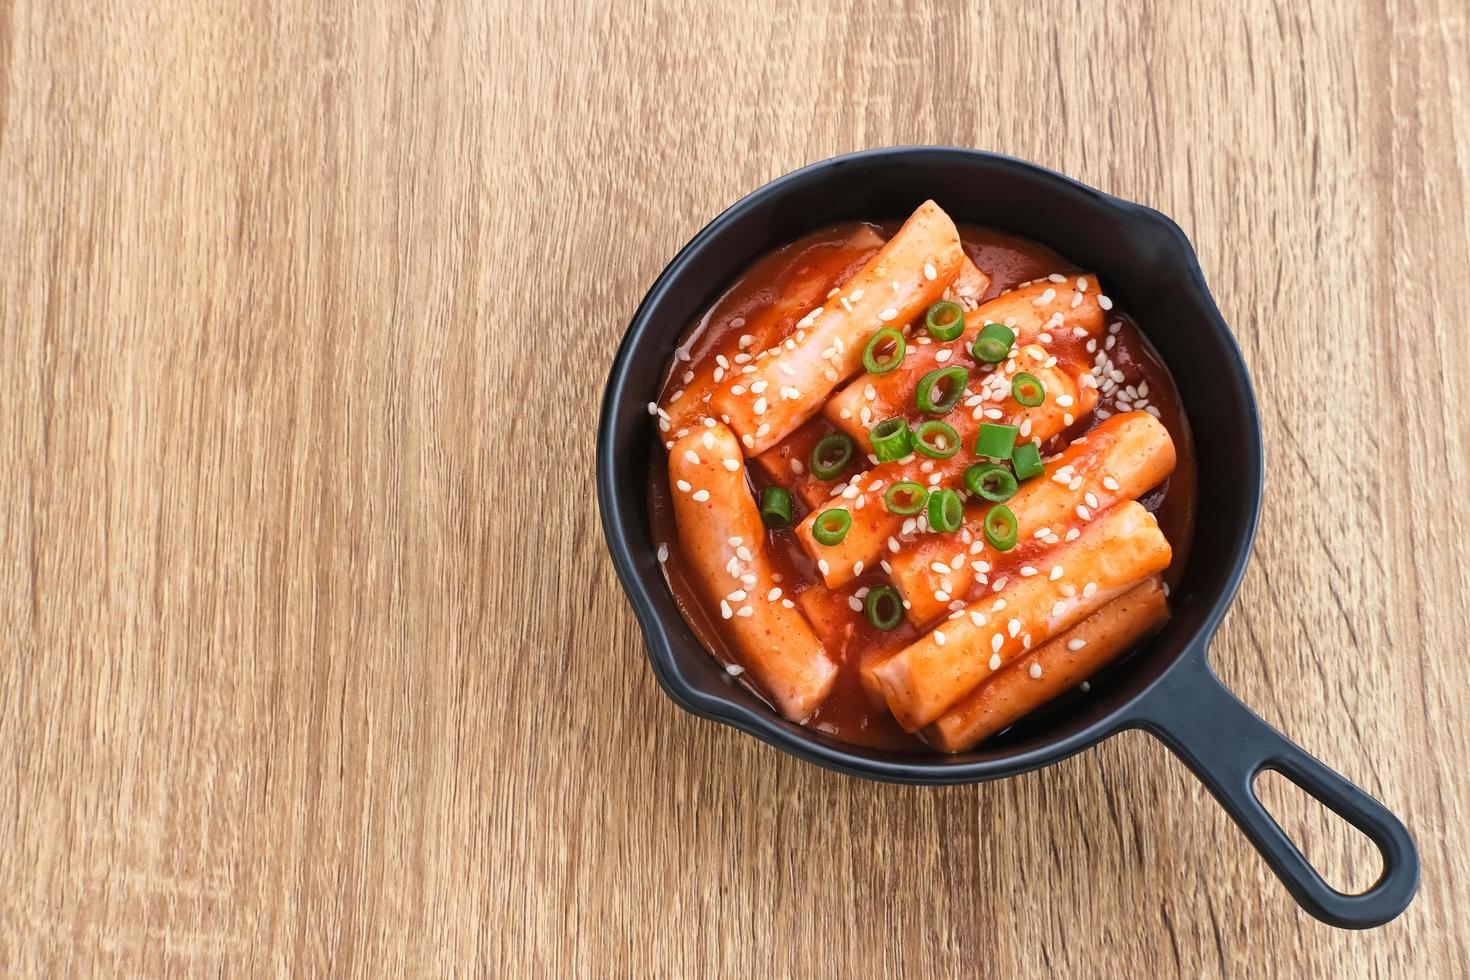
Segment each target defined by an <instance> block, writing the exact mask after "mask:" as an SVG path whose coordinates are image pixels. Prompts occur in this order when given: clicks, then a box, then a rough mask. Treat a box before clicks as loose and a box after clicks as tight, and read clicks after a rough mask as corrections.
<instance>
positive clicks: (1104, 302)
mask: <svg viewBox="0 0 1470 980" xmlns="http://www.w3.org/2000/svg"><path fill="white" fill-rule="evenodd" d="M1097 305H1098V306H1101V307H1102V308H1103V309H1105V310H1111V309H1112V308H1113V301H1112V300H1110V299H1108V298H1107V297H1106V296H1103V295H1101V294H1099V295H1098V297H1097Z"/></svg>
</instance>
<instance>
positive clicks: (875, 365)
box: [863, 327, 908, 374]
mask: <svg viewBox="0 0 1470 980" xmlns="http://www.w3.org/2000/svg"><path fill="white" fill-rule="evenodd" d="M890 344H891V345H892V349H891V350H889V351H888V353H886V354H884V353H882V350H883V349H884V348H886V347H888V346H889V345H890ZM907 350H908V344H906V343H905V342H904V339H903V331H902V330H899V329H898V328H897V327H884V328H883V329H882V330H879V331H878V332H877V333H875V334H873V338H872V339H871V340H869V341H868V346H867V347H864V348H863V367H864V368H866V369H867V371H868V373H869V374H887V373H888V372H889V371H892V370H893V369H894V368H896V367H898V366H899V365H900V364H902V363H903V355H904V353H905V352H906V351H907Z"/></svg>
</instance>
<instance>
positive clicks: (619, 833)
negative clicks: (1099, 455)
mask: <svg viewBox="0 0 1470 980" xmlns="http://www.w3.org/2000/svg"><path fill="white" fill-rule="evenodd" d="M1467 16H1470V14H1467V10H1466V7H1465V5H1464V4H1463V3H1462V2H1459V0H1390V2H1387V3H1375V2H1372V0H1348V2H1340V3H1334V4H1326V3H1323V4H1319V5H1311V6H1309V5H1297V4H1287V3H1281V4H1276V5H1273V4H1270V3H1265V2H1261V0H1245V2H1243V3H1232V4H1226V5H1221V6H1220V7H1219V8H1218V9H1215V10H1201V9H1199V8H1198V6H1197V5H1192V4H1169V3H1163V2H1159V0H1155V2H1144V3H1127V4H1122V3H1120V4H1113V5H1108V4H1102V3H1082V2H1080V0H1071V2H1066V0H1031V2H1027V3H1014V2H1003V3H991V4H959V3H955V4H948V3H939V2H936V0H917V2H908V3H899V2H896V0H892V2H889V0H850V2H836V3H832V4H807V5H793V6H788V5H776V4H751V3H748V2H746V0H699V2H697V3H687V2H672V0H650V2H641V3H626V4H616V5H614V4H608V3H601V2H573V0H528V2H526V3H523V4H515V5H511V4H509V3H508V2H507V0H491V2H490V3H488V4H487V3H484V2H482V0H437V2H436V0H416V2H413V3H367V2H341V3H293V2H286V0H281V2H274V3H266V2H259V3H256V2H248V3H230V4H218V3H210V2H207V0H155V2H151V3H137V2H126V0H85V2H83V0H0V249H3V251H0V454H3V455H0V643H3V646H0V705H3V709H0V973H3V974H5V975H7V976H38V977H39V976H72V975H88V974H94V975H132V976H139V975H164V974H171V975H206V974H207V975H215V974H226V975H234V976H261V975H271V974H288V973H295V974H299V975H309V976H322V975H328V974H331V975H343V976H348V975H394V974H405V973H410V974H427V975H453V974H458V975H470V974H491V975H494V974H499V975H504V976H556V977H562V976H574V975H580V976H602V975H631V976H653V975H663V976H746V975H749V976H765V975H777V976H800V977H812V976H853V975H861V976H867V975H876V974H880V973H885V974H889V975H893V976H906V975H914V976H949V975H966V976H977V975H978V976H1016V977H1021V976H1067V977H1070V976H1089V975H1103V976H1110V977H1111V976H1150V977H1167V976H1182V977H1205V976H1251V977H1257V976H1268V975H1280V976H1293V977H1295V976H1322V977H1377V976H1393V977H1408V976H1412V977H1441V976H1445V977H1447V976H1466V975H1470V952H1467V941H1466V939H1465V936H1466V934H1467V932H1470V886H1467V884H1466V882H1467V881H1470V854H1467V847H1470V830H1467V827H1470V790H1467V783H1466V781H1465V779H1464V772H1465V769H1466V763H1467V756H1470V710H1467V707H1466V698H1465V695H1464V690H1465V679H1466V670H1465V652H1464V649H1463V648H1464V644H1465V639H1466V637H1467V635H1470V629H1467V627H1470V616H1467V612H1466V596H1467V594H1470V522H1467V519H1466V517H1465V510H1464V508H1463V501H1464V500H1465V499H1466V498H1467V495H1470V464H1467V452H1470V445H1467V439H1470V431H1467V422H1470V410H1467V408H1466V406H1467V405H1470V380H1467V378H1470V372H1467V368H1470V332H1467V331H1466V330H1465V329H1464V325H1463V322H1462V321H1463V318H1464V314H1465V311H1466V310H1467V309H1470V277H1467V275H1466V269H1467V268H1470V28H1467ZM918 142H925V143H951V144H958V145H969V146H979V147H986V148H992V149H998V150H1003V151H1005V152H1008V153H1012V154H1015V155H1018V156H1021V157H1025V158H1029V159H1032V160H1035V161H1038V162H1040V163H1042V164H1045V165H1047V166H1050V167H1054V168H1056V169H1058V170H1061V171H1063V172H1066V173H1068V174H1071V175H1074V176H1076V177H1078V178H1079V179H1081V180H1084V181H1086V182H1088V183H1090V184H1093V185H1095V186H1098V187H1101V188H1103V189H1106V190H1108V191H1110V192H1112V193H1115V194H1118V195H1121V196H1123V197H1127V198H1131V199H1134V200H1138V201H1142V202H1144V203H1147V204H1149V205H1152V206H1154V207H1157V208H1159V209H1160V210H1162V211H1164V212H1166V213H1168V214H1170V215H1172V216H1173V217H1174V218H1175V219H1177V220H1178V221H1179V222H1180V224H1181V225H1182V226H1183V227H1184V228H1185V230H1186V231H1187V232H1188V233H1189V235H1190V236H1191V238H1192V239H1193V241H1194V242H1195V244H1196V246H1197V248H1198V251H1199V254H1200V256H1201V259H1202V261H1203V264H1204V268H1205V271H1206V274H1207V277H1208V279H1209V281H1210V282H1211V284H1212V286H1213V288H1214V290H1215V293H1216V296H1217V298H1218V300H1219V302H1220V306H1221V308H1222V309H1223V311H1224V313H1225V316H1226V319H1227V320H1228V321H1229V322H1230V323H1231V324H1232V325H1233V327H1234V329H1235V331H1236V333H1237V335H1238V337H1239V338H1240V341H1241V344H1242V346H1243V348H1244V350H1245V353H1246V358H1247V360H1248V362H1249V364H1250V367H1251V370H1252V372H1253V374H1254V377H1255V380H1256V384H1257V388H1258V391H1259V393H1260V396H1261V409H1262V413H1263V422H1264V425H1265V429H1266V439H1267V447H1268V449H1267V497H1266V505H1265V513H1264V517H1263V524H1262V529H1261V534H1260V538H1259V544H1258V547H1257V549H1256V555H1255V560H1254V562H1253V564H1252V566H1251V569H1250V572H1249V574H1248V575H1247V578H1246V581H1245V585H1244V589H1243V592H1242V595H1241V598H1240V601H1239V602H1238V603H1237V604H1236V606H1235V608H1234V610H1233V612H1232V613H1231V614H1230V615H1229V617H1228V618H1227V620H1226V623H1225V627H1224V630H1223V632H1222V633H1221V635H1220V637H1219V639H1218V640H1217V642H1216V644H1215V647H1214V662H1215V664H1216V666H1217V668H1218V669H1219V670H1220V672H1221V673H1222V675H1223V676H1224V677H1225V679H1226V680H1227V681H1228V683H1229V684H1230V685H1231V686H1232V687H1233V688H1234V689H1235V690H1236V691H1237V692H1239V693H1240V694H1241V696H1242V697H1243V698H1244V699H1245V700H1246V701H1247V702H1248V703H1250V704H1252V705H1254V706H1255V707H1256V708H1257V709H1258V710H1259V711H1260V712H1261V713H1262V714H1263V715H1264V716H1265V717H1266V718H1267V719H1268V720H1269V721H1271V722H1272V723H1274V724H1276V725H1277V726H1278V727H1281V728H1282V729H1283V730H1285V731H1286V732H1288V733H1290V734H1291V735H1292V736H1294V737H1295V738H1296V739H1297V740H1298V741H1300V742H1301V743H1302V744H1303V745H1304V746H1306V747H1307V748H1308V749H1310V750H1312V751H1314V752H1316V753H1318V754H1319V755H1320V756H1321V757H1322V758H1323V759H1324V760H1325V761H1326V762H1328V763H1329V764H1330V765H1332V766H1334V767H1336V768H1338V769H1340V770H1341V771H1342V772H1344V773H1346V774H1347V775H1348V776H1349V777H1350V778H1352V779H1354V780H1355V781H1357V782H1359V783H1360V784H1362V785H1363V786H1365V787H1366V788H1367V789H1368V790H1370V791H1371V792H1373V793H1374V794H1376V795H1378V796H1379V797H1380V798H1381V799H1383V800H1385V801H1386V802H1387V803H1388V804H1389V806H1390V807H1391V808H1393V809H1394V810H1396V812H1398V813H1399V814H1401V815H1402V816H1403V817H1404V818H1405V820H1406V822H1407V823H1408V824H1409V826H1410V827H1411V829H1412V830H1413V831H1414V832H1415V834H1416V836H1417V838H1418V841H1419V844H1420V846H1421V848H1422V851H1423V859H1424V878H1423V886H1422V890H1421V892H1420V895H1419V897H1418V899H1417V900H1416V901H1415V903H1414V905H1413V906H1412V908H1411V909H1410V910H1409V912H1408V913H1407V914H1406V915H1404V916H1403V917H1402V918H1400V919H1399V920H1397V921H1395V922H1394V923H1392V924H1390V925H1389V926H1387V927H1385V928H1383V929H1379V930H1376V931H1373V932H1370V933H1366V934H1350V933H1344V932H1338V931H1335V930H1332V929H1329V928H1327V927H1326V926H1322V925H1320V924H1318V923H1316V922H1315V921H1313V920H1311V919H1309V918H1308V917H1307V916H1305V915H1304V914H1302V913H1300V912H1298V911H1297V910H1296V908H1295V906H1294V905H1293V904H1292V902H1291V901H1290V899H1289V898H1288V897H1287V895H1286V894H1285V892H1284V890H1283V889H1282V888H1280V887H1279V886H1278V885H1277V883H1276V882H1275V879H1274V878H1272V877H1271V876H1270V874H1269V873H1268V872H1267V870H1266V869H1265V866H1264V865H1263V863H1262V862H1261V861H1260V859H1259V858H1258V857H1257V856H1256V854H1255V853H1254V852H1253V851H1252V850H1251V849H1250V848H1249V846H1248V845H1247V844H1246V843H1245V842H1244V840H1243V838H1242V837H1241V836H1240V835H1239V834H1238V833H1237V832H1236V830H1235V829H1234V827H1233V825H1232V824H1230V823H1229V821H1228V820H1227V818H1226V817H1225V816H1224V814H1223V812H1222V811H1221V810H1220V809H1219V808H1218V807H1217V806H1216V805H1215V804H1214V802H1213V801H1212V800H1211V799H1210V798H1209V797H1208V795H1207V794H1206V793H1205V792H1204V791H1203V790H1202V789H1201V788H1200V786H1199V785H1198V784H1197V783H1196V782H1195V781H1194V779H1193V778H1192V777H1191V776H1189V774H1188V773H1186V772H1185V771H1184V770H1183V768H1182V766H1180V765H1179V764H1177V763H1176V762H1174V761H1173V760H1172V758H1171V757H1170V756H1168V755H1167V753H1166V752H1165V751H1164V749H1163V748H1162V747H1161V746H1159V745H1158V744H1156V743H1155V742H1153V741H1151V740H1150V739H1149V738H1148V737H1147V736H1145V735H1142V734H1137V733H1135V734H1130V735H1125V736H1122V737H1119V738H1116V739H1114V740H1112V741H1111V742H1109V743H1107V744H1105V745H1103V746H1102V747H1100V748H1099V749H1097V750H1095V751H1092V752H1089V753H1086V754H1084V755H1082V756H1080V757H1077V758H1074V759H1072V760H1070V761H1068V762H1066V763H1064V764H1062V765H1059V766H1057V767H1055V768H1052V769H1049V770H1047V771H1044V772H1040V773H1035V774H1032V775H1029V776H1025V777H1022V778H1018V779H1014V780H1010V781H1007V782H1004V783H999V784H991V785H987V786H981V787H957V788H949V789H918V788H912V787H896V786H880V785H874V784H869V783H863V782H858V781H855V780H852V779H848V778H845V777H842V776H838V775H834V774H832V773H828V772H825V771H822V770H819V769H816V768H814V767H812V766H809V765H805V764H803V763H799V762H797V761H795V760H793V759H790V758H787V757H785V756H783V755H780V754H778V753H776V752H775V751H774V750H771V749H769V748H766V747H763V746H761V745H759V744H757V743H755V742H754V741H753V740H751V739H749V738H746V737H744V736H741V735H739V734H736V733H735V732H733V731H729V730H726V729H723V728H720V727H717V726H715V725H712V724H708V723H705V722H701V721H697V720H694V719H692V718H690V717H689V716H687V715H685V714H683V713H681V712H680V711H678V710H677V709H676V708H674V706H673V705H672V704H671V703H670V702H669V701H668V700H667V699H665V698H664V697H663V695H662V694H661V693H660V692H659V691H658V689H657V687H656V685H655V683H654V681H653V679H652V677H651V675H650V673H649V671H648V670H647V668H646V666H645V663H644V659H643V651H642V647H641V644H640V640H639V636H638V633H637V630H636V627H635V625H634V622H633V618H632V616H631V614H630V612H629V609H628V607H627V605H626V603H625V602H624V600H623V597H622V594H621V592H620V591H619V589H618V587H617V584H616V581H615V579H614V576H613V574H612V571H611V569H610V568H609V565H608V562H607V560H606V557H605V553H604V549H603V545H602V539H601V533H600V529H599V526H598V522H597V514H596V511H595V505H594V503H593V494H592V473H591V462H590V461H591V458H592V448H593V441H594V426H595V410H596V406H597V402H598V399H599V396H600V393H601V385H602V382H603V379H604V378H605V375H606V371H607V368H608V365H609V363H610V360H611V357H612V354H613V351H614V350H615V348H616V345H617V343H618V340H619V338H620V336H621V333H622V330H623V327H624V325H625V323H626V321H627V318H628V317H629V316H630V314H631V313H632V311H633V309H634V307H635V306H636V304H637V302H638V300H639V298H640V297H641V295H642V293H643V290H644V289H645V288H646V287H647V285H648V284H649V283H650V282H651V280H652V279H653V277H654V276H655V275H656V274H657V272H658V271H659V269H660V268H661V267H662V266H663V264H664V263H665V262H666V261H667V259H668V258H669V256H671V255H672V253H673V252H674V251H675V250H676V249H677V248H678V247H679V245H681V244H682V243H683V242H684V241H685V240H686V239H687V238H688V237H689V236H691V235H692V234H693V233H694V232H695V231H696V230H697V229H698V228H699V227H700V226H701V225H702V224H703V223H704V222H705V221H706V220H707V219H709V218H710V217H711V216H713V215H714V214H716V213H717V212H718V211H720V210H721V209H722V208H723V207H724V206H725V205H727V204H728V203H730V202H731V201H733V200H734V199H736V198H737V197H739V196H740V195H741V194H743V193H745V192H747V191H749V190H751V189H752V188H754V187H756V186H758V185H759V184H761V183H762V182H764V181H766V180H768V179H770V178H772V177H775V176H777V175H779V174H781V173H783V172H785V171H787V170H790V169H793V168H795V167H797V166H799V165H801V164H804V163H807V162H810V161H813V160H816V159H819V158H822V157H826V156H829V155H832V154H835V153H840V152H844V151H847V150H852V149H856V148H861V147H867V146H877V145H884V144H896V143H918ZM558 304H560V305H562V306H570V307H571V308H572V309H573V310H575V311H576V312H577V314H578V315H579V316H581V317H582V319H581V320H580V322H578V323H576V324H575V326H574V329H572V330H570V331H564V330H557V331H551V330H547V329H546V328H545V324H546V316H547V310H548V308H549V307H551V306H554V305H558ZM530 405H534V406H546V408H545V410H544V411H533V410H532V408H531V407H528V406H530ZM548 430H550V431H552V432H555V433H559V434H561V435H560V436H559V438H561V439H562V440H564V443H565V453H564V455H563V456H561V457H560V458H561V459H563V462H561V463H559V464H557V465H555V466H554V467H553V468H552V469H551V470H550V471H549V472H545V471H544V464H542V463H540V462H538V460H540V459H541V454H542V445H543V443H542V441H541V440H542V438H543V436H544V434H545V433H546V432H547V431H548ZM1366 434H1373V437H1372V438H1367V437H1365V435H1366ZM528 474H532V476H531V481H530V485H531V489H532V491H533V492H531V493H529V494H521V495H512V494H510V493H507V487H508V486H510V485H511V484H512V483H515V482H518V481H524V480H525V479H526V478H527V475H528ZM1270 796H1271V798H1272V800H1273V802H1274V803H1275V805H1276V806H1277V807H1278V809H1279V810H1280V811H1281V812H1283V813H1284V814H1286V815H1287V819H1288V820H1289V821H1290V822H1291V823H1292V824H1293V826H1295V827H1297V828H1298V834H1299V838H1300V839H1302V840H1303V841H1304V842H1305V846H1306V849H1307V850H1308V853H1309V854H1311V855H1313V856H1314V857H1315V858H1316V859H1317V860H1318V862H1319V863H1320V865H1321V866H1322V867H1323V868H1324V870H1325V871H1326V873H1327V875H1328V877H1329V879H1331V880H1334V881H1342V882H1349V883H1356V884H1359V885H1362V884H1365V883H1367V882H1368V881H1369V880H1371V879H1372V877H1373V876H1374V874H1375V870H1374V868H1375V866H1374V865H1373V863H1372V861H1373V860H1376V857H1374V856H1372V855H1370V856H1369V857H1365V856H1364V852H1365V849H1364V848H1363V847H1362V846H1360V844H1359V843H1357V842H1355V841H1354V840H1353V839H1352V838H1351V837H1350V835H1349V834H1347V833H1346V832H1344V831H1343V829H1342V827H1341V825H1340V824H1338V823H1336V822H1334V821H1329V820H1326V819H1324V818H1322V817H1321V815H1320V811H1318V810H1316V809H1314V808H1309V807H1307V806H1306V805H1304V804H1302V803H1301V801H1300V799H1299V797H1298V796H1297V795H1295V794H1289V793H1286V792H1283V791H1281V790H1280V789H1279V788H1272V790H1271V791H1270Z"/></svg>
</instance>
